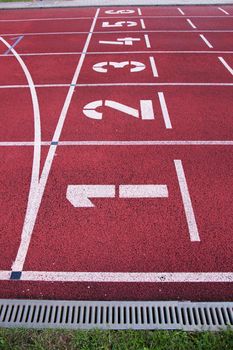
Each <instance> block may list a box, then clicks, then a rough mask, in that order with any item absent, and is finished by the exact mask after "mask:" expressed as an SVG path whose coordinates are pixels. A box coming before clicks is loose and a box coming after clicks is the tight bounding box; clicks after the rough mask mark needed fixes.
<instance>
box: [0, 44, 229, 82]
mask: <svg viewBox="0 0 233 350" xmlns="http://www.w3.org/2000/svg"><path fill="white" fill-rule="evenodd" d="M132 53H133V54H144V53H148V51H121V52H116V51H113V52H109V51H101V52H99V51H93V52H86V55H109V54H110V55H125V54H128V55H129V54H132ZM150 53H151V54H152V53H158V54H216V53H217V54H223V53H224V54H233V51H182V50H180V51H171V50H165V51H161V50H157V51H155V50H151V51H150ZM81 54H82V52H34V53H20V56H62V55H81ZM2 56H3V57H12V56H13V55H10V54H9V55H7V56H5V55H0V57H2ZM50 85H51V84H50Z"/></svg>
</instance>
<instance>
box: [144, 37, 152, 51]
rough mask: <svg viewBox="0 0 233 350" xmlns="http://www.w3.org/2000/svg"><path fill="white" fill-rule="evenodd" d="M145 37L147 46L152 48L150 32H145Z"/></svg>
mask: <svg viewBox="0 0 233 350" xmlns="http://www.w3.org/2000/svg"><path fill="white" fill-rule="evenodd" d="M144 38H145V42H146V47H147V48H148V49H150V48H151V45H150V40H149V35H148V34H144Z"/></svg>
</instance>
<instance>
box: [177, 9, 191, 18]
mask: <svg viewBox="0 0 233 350" xmlns="http://www.w3.org/2000/svg"><path fill="white" fill-rule="evenodd" d="M177 10H178V11H179V12H180V13H181V14H182V15H183V16H185V13H184V11H182V10H181V9H180V8H179V7H177ZM191 17H192V16H191Z"/></svg>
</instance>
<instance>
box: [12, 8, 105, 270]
mask: <svg viewBox="0 0 233 350" xmlns="http://www.w3.org/2000/svg"><path fill="white" fill-rule="evenodd" d="M99 11H100V9H97V11H96V14H95V17H94V20H93V22H92V26H91V29H90V33H89V35H88V37H87V39H86V42H85V45H84V48H83V52H84V53H83V54H82V55H81V57H80V59H79V63H78V65H77V68H76V70H75V73H74V76H73V79H72V82H71V85H70V88H69V91H68V94H67V96H66V100H65V103H64V105H63V108H62V111H61V114H60V117H59V120H58V124H57V127H56V130H55V133H54V136H53V140H56V141H58V140H59V138H60V135H61V131H62V128H63V125H64V122H65V119H66V115H67V111H68V108H69V105H70V102H71V98H72V96H73V92H74V89H75V84H76V82H77V79H78V77H79V74H80V71H81V68H82V65H83V61H84V58H85V52H86V51H87V49H88V46H89V43H90V40H91V36H92V32H93V30H94V27H95V24H96V21H97V17H98V14H99ZM56 149H57V145H51V146H50V148H49V151H48V155H47V158H46V160H45V164H44V166H43V169H42V173H41V177H40V180H39V185H38V186H37V187H36V193H35V196H34V200H33V203H32V204H31V208H30V216H29V217H28V220H27V222H25V224H26V229H27V237H26V239H23V240H21V243H20V246H19V249H18V252H17V256H16V259H15V262H14V264H13V266H12V270H13V271H22V269H23V266H24V262H25V259H26V256H27V252H28V248H29V244H30V241H31V236H32V232H33V229H34V225H35V222H36V218H37V214H38V211H39V208H40V204H41V200H42V197H43V194H44V190H45V186H46V183H47V180H48V176H49V172H50V169H51V166H52V163H53V159H54V156H55V152H56Z"/></svg>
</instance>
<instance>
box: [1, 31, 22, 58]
mask: <svg viewBox="0 0 233 350" xmlns="http://www.w3.org/2000/svg"><path fill="white" fill-rule="evenodd" d="M23 37H24V36H23V35H20V36H19V37H17V38H12V40H14V39H16V40H15V42H14V44H13V45H11V47H9V49H7V50H6V51H5V52H4V54H3V56H6V55H8V54H9V53H10V52H11V49H13V48H14V47H15V46H16V45H17V44H18V43H19V42H20V41H21V40H22V39H23Z"/></svg>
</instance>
